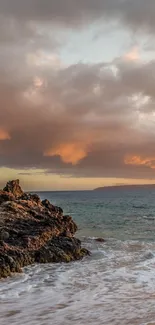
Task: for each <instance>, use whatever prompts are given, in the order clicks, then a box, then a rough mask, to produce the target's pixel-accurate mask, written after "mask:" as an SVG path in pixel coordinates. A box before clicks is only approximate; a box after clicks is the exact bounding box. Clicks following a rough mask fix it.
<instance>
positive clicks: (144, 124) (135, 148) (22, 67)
mask: <svg viewBox="0 0 155 325" xmlns="http://www.w3.org/2000/svg"><path fill="white" fill-rule="evenodd" d="M154 33H155V1H154V0H147V1H146V0H63V1H62V0H27V1H25V0H0V187H3V186H4V184H5V183H6V181H7V180H9V179H16V178H19V179H20V181H21V184H22V186H23V187H24V189H25V190H80V189H82V190H85V189H93V188H96V187H99V186H107V185H115V184H148V183H155V127H154V125H155V39H154Z"/></svg>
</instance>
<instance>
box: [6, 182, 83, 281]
mask: <svg viewBox="0 0 155 325" xmlns="http://www.w3.org/2000/svg"><path fill="white" fill-rule="evenodd" d="M76 231H77V226H76V224H75V223H74V221H73V220H72V218H71V217H70V216H64V215H63V210H62V209H61V208H59V207H56V206H54V205H52V204H51V203H50V202H49V201H48V200H44V201H41V200H40V198H39V196H38V195H36V194H27V193H24V192H23V191H22V189H21V187H20V185H19V180H16V181H11V182H8V183H7V185H6V187H5V188H4V189H3V190H1V191H0V278H2V277H7V276H9V275H11V273H12V272H21V270H22V267H24V266H26V265H29V264H33V263H51V262H70V261H74V260H78V259H81V258H82V257H84V256H86V255H88V254H89V252H88V251H87V249H84V248H81V242H80V240H78V239H77V238H75V237H74V235H75V232H76Z"/></svg>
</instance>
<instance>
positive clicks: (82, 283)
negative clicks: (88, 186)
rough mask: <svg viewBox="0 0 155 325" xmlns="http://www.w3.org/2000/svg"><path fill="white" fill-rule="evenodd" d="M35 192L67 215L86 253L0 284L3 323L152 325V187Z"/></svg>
mask: <svg viewBox="0 0 155 325" xmlns="http://www.w3.org/2000/svg"><path fill="white" fill-rule="evenodd" d="M38 194H39V195H40V196H41V198H42V199H44V198H47V199H49V200H50V201H51V202H52V203H53V204H55V205H58V206H61V207H62V208H63V210H64V213H65V214H69V215H72V217H73V219H74V220H75V221H76V223H77V224H78V228H79V230H78V232H77V237H79V238H80V239H81V240H82V245H83V246H84V247H87V248H88V249H89V250H90V251H91V256H89V257H86V258H84V259H83V260H82V261H78V262H72V263H69V264H46V265H34V266H31V267H27V268H25V269H24V272H23V274H20V275H13V276H12V277H11V278H8V279H6V280H2V281H1V282H0V325H9V324H11V325H28V324H29V325H71V324H72V325H73V324H74V325H80V324H81V325H85V324H87V325H89V324H94V325H102V324H105V325H127V324H128V325H137V324H138V325H146V324H147V325H151V324H152V325H153V324H155V190H153V189H146V188H143V189H131V190H130V189H119V188H118V189H105V190H104V191H101V192H100V191H82V192H46V193H43V192H41V193H38ZM98 237H102V238H104V239H105V243H103V242H102V243H101V242H97V241H96V240H95V239H96V238H98Z"/></svg>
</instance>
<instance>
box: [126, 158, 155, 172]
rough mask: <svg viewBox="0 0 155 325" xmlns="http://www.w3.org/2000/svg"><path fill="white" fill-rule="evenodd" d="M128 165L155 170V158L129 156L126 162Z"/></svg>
mask: <svg viewBox="0 0 155 325" xmlns="http://www.w3.org/2000/svg"><path fill="white" fill-rule="evenodd" d="M124 162H125V164H126V165H133V166H142V165H143V166H147V167H149V168H151V169H155V157H146V158H142V157H140V156H127V157H126V158H125V160H124Z"/></svg>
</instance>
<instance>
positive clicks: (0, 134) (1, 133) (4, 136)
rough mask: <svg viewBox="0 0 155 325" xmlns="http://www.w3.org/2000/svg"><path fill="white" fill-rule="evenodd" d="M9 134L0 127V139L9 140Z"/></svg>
mask: <svg viewBox="0 0 155 325" xmlns="http://www.w3.org/2000/svg"><path fill="white" fill-rule="evenodd" d="M10 139H11V138H10V135H9V133H8V132H7V131H5V130H4V129H3V128H0V141H4V140H10Z"/></svg>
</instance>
